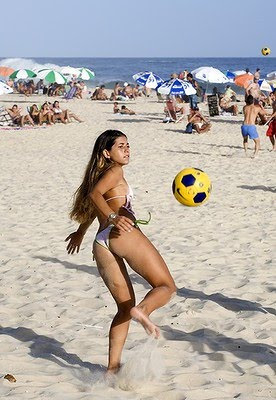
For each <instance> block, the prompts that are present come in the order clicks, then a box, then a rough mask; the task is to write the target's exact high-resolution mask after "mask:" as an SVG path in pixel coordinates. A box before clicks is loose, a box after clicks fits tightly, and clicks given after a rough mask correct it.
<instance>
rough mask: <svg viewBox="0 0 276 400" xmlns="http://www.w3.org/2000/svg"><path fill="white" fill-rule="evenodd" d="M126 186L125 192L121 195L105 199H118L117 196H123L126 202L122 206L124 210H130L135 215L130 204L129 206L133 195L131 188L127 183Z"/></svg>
mask: <svg viewBox="0 0 276 400" xmlns="http://www.w3.org/2000/svg"><path fill="white" fill-rule="evenodd" d="M127 186H128V191H127V194H125V195H121V196H114V197H110V198H109V199H106V200H105V201H110V200H113V199H119V198H122V197H124V198H125V199H126V202H125V204H124V205H123V206H122V207H123V208H124V209H125V210H127V211H128V212H130V213H131V214H132V215H133V216H135V214H134V211H133V209H132V206H131V201H132V199H133V197H134V196H133V190H132V188H131V187H130V186H129V185H127Z"/></svg>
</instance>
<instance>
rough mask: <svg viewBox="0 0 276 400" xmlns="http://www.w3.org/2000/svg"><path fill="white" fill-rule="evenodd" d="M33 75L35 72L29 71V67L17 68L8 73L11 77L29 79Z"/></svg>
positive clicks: (34, 75)
mask: <svg viewBox="0 0 276 400" xmlns="http://www.w3.org/2000/svg"><path fill="white" fill-rule="evenodd" d="M35 77H36V73H35V72H33V71H31V70H30V69H17V70H16V71H14V72H13V73H12V74H11V75H10V78H11V79H29V78H35Z"/></svg>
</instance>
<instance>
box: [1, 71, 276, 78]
mask: <svg viewBox="0 0 276 400" xmlns="http://www.w3.org/2000/svg"><path fill="white" fill-rule="evenodd" d="M0 75H1V74H0ZM266 77H267V78H268V79H269V80H274V79H276V71H273V72H270V73H269V74H267V75H266Z"/></svg>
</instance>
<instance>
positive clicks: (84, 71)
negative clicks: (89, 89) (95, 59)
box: [78, 68, 95, 81]
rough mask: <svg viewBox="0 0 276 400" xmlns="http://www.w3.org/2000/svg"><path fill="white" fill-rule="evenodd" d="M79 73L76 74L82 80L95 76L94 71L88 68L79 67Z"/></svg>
mask: <svg viewBox="0 0 276 400" xmlns="http://www.w3.org/2000/svg"><path fill="white" fill-rule="evenodd" d="M79 71H80V74H79V76H78V78H79V79H83V80H84V81H89V79H94V78H95V72H93V71H91V70H90V69H88V68H79Z"/></svg>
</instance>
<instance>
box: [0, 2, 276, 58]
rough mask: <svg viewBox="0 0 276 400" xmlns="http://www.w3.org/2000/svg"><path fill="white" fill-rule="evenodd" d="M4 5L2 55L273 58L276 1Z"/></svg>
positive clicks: (0, 10) (275, 52)
mask: <svg viewBox="0 0 276 400" xmlns="http://www.w3.org/2000/svg"><path fill="white" fill-rule="evenodd" d="M3 3H4V4H2V1H0V14H1V22H0V34H1V46H0V58H4V57H151V58H152V57H259V56H261V54H260V49H261V48H262V47H265V46H268V47H269V48H270V49H271V51H272V53H271V56H274V57H276V34H275V24H274V22H273V18H275V15H276V0H263V1H260V0H189V1H188V0H139V1H137V0H90V1H89V0H79V1H76V0H74V1H72V0H44V1H39V0H28V1H24V0H12V1H11V3H9V2H7V1H5V2H3ZM5 17H6V18H5Z"/></svg>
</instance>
